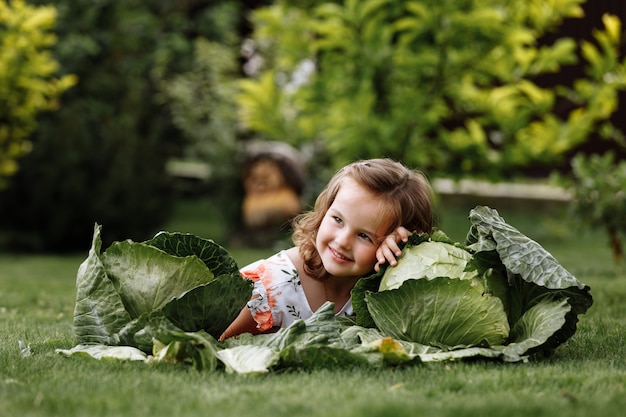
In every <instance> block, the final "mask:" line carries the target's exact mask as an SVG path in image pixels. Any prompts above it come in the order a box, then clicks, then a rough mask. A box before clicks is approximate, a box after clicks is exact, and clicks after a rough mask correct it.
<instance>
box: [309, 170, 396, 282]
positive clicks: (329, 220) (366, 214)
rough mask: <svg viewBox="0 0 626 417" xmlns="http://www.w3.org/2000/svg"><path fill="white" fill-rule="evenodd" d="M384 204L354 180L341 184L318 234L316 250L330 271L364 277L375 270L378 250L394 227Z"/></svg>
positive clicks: (346, 180) (335, 273)
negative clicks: (385, 214) (385, 212)
mask: <svg viewBox="0 0 626 417" xmlns="http://www.w3.org/2000/svg"><path fill="white" fill-rule="evenodd" d="M383 208H384V206H383V202H382V201H380V200H378V199H376V197H375V196H374V195H373V194H372V193H371V192H369V191H368V190H367V189H365V188H363V186H361V185H360V184H358V183H357V182H356V181H354V180H353V179H351V178H346V179H345V180H344V182H343V183H342V184H341V188H340V189H339V192H338V193H337V196H336V198H335V201H333V203H332V205H331V206H330V207H329V208H328V210H327V211H326V214H325V215H324V218H323V219H322V223H321V224H320V227H319V229H318V231H317V237H316V239H315V247H316V248H317V251H318V252H319V255H320V257H321V259H322V263H323V264H324V268H325V269H326V271H327V272H328V273H329V274H330V275H333V276H337V277H360V276H363V275H365V274H367V273H369V272H371V271H372V270H373V268H374V264H375V263H376V249H378V245H379V242H380V241H381V240H382V239H383V238H384V236H385V234H386V232H387V230H389V227H390V226H391V219H390V218H388V216H384V215H383V213H384V210H383Z"/></svg>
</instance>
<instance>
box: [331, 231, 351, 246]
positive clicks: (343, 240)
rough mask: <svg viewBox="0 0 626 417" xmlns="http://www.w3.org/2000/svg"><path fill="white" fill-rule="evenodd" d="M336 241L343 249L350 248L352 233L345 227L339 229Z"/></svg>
mask: <svg viewBox="0 0 626 417" xmlns="http://www.w3.org/2000/svg"><path fill="white" fill-rule="evenodd" d="M335 242H337V244H338V245H339V246H340V247H341V248H342V249H350V233H349V232H348V230H346V229H343V230H341V231H339V232H338V233H337V235H336V236H335Z"/></svg>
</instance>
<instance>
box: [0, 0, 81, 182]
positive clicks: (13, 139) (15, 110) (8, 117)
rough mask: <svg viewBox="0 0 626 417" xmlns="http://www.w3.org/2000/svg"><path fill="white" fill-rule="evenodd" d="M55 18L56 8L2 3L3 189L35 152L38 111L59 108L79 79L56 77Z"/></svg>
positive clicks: (0, 174) (0, 152)
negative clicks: (25, 158) (33, 137)
mask: <svg viewBox="0 0 626 417" xmlns="http://www.w3.org/2000/svg"><path fill="white" fill-rule="evenodd" d="M56 18H57V12H56V9H55V8H54V7H53V6H40V7H36V6H29V5H28V4H26V3H25V2H24V1H21V0H16V1H12V2H7V1H4V0H1V1H0V188H3V186H4V185H6V179H7V178H8V177H9V176H11V175H13V174H15V172H17V170H18V158H20V157H21V156H23V155H25V154H27V153H28V151H29V150H30V148H31V142H30V141H29V137H30V135H31V133H32V132H33V131H34V130H35V129H36V127H37V115H38V114H40V113H41V112H43V111H49V110H55V109H56V108H58V105H59V96H60V95H61V93H62V92H63V91H65V90H67V89H68V88H69V87H71V86H72V85H73V84H75V82H76V78H75V77H74V76H72V75H65V76H62V77H58V76H57V73H58V70H59V65H58V63H57V61H56V60H55V58H54V57H53V55H52V53H51V48H52V47H53V46H54V45H55V43H56V42H57V37H56V36H55V35H54V33H53V32H52V30H53V29H54V26H55V23H56Z"/></svg>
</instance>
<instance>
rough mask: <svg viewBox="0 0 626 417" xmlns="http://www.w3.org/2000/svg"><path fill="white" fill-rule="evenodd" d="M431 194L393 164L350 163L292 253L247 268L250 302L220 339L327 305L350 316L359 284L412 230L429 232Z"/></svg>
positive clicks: (299, 223)
mask: <svg viewBox="0 0 626 417" xmlns="http://www.w3.org/2000/svg"><path fill="white" fill-rule="evenodd" d="M431 194H432V191H431V188H430V185H429V183H428V181H427V180H426V179H425V177H424V176H423V175H422V174H421V173H420V172H417V171H413V170H410V169H408V168H406V167H405V166H404V165H402V164H401V163H399V162H395V161H392V160H390V159H372V160H366V161H360V162H355V163H352V164H350V165H348V166H346V167H344V168H342V169H341V170H339V171H338V172H337V173H336V174H335V176H334V177H333V178H332V179H331V180H330V182H329V183H328V185H327V186H326V188H325V189H324V190H323V191H322V192H321V193H320V195H319V197H318V198H317V200H316V202H315V207H314V209H313V211H310V212H307V213H304V214H302V215H300V216H299V217H297V218H296V219H295V220H294V232H293V235H292V238H293V242H294V244H295V246H294V247H292V248H290V249H287V250H284V251H281V252H279V253H277V254H275V255H273V256H271V257H270V258H268V259H263V260H260V261H257V262H255V263H253V264H251V265H248V266H247V267H244V268H243V269H242V270H241V274H242V275H243V277H245V278H247V279H250V280H252V281H253V282H254V289H253V292H252V294H253V295H252V298H251V300H250V301H249V302H248V304H247V306H246V307H244V309H243V310H242V311H241V313H240V314H239V316H238V317H237V318H236V319H235V320H234V321H233V322H232V323H231V325H230V326H229V327H228V328H227V329H226V330H225V331H224V333H223V334H222V335H221V337H220V340H224V339H226V338H229V337H232V336H236V335H239V334H241V333H253V334H259V333H264V332H270V331H275V330H277V329H278V328H281V327H288V326H289V325H290V324H292V323H293V322H294V321H296V320H298V319H306V318H308V317H310V316H311V315H312V314H313V312H314V311H315V310H317V309H318V308H319V307H320V306H321V305H322V304H324V303H325V302H326V301H332V302H334V303H335V313H336V314H337V315H351V314H353V312H352V304H351V302H350V291H351V290H352V288H353V287H354V285H355V284H356V282H357V281H358V280H359V279H360V278H361V277H364V276H367V275H369V274H371V273H373V272H374V271H378V270H379V268H380V265H382V264H384V263H385V262H389V264H390V265H392V266H393V265H395V264H396V256H399V255H400V253H401V251H400V248H399V246H398V244H399V242H400V241H405V242H406V240H407V239H408V236H409V235H410V234H411V233H412V232H414V231H415V232H426V233H430V232H431V229H432V223H433V214H432V206H431Z"/></svg>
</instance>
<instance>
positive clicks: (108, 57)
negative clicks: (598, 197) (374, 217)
mask: <svg viewBox="0 0 626 417" xmlns="http://www.w3.org/2000/svg"><path fill="white" fill-rule="evenodd" d="M28 3H29V4H31V5H33V6H38V7H40V8H43V7H44V6H46V7H49V6H54V8H55V9H56V11H57V17H56V29H55V30H54V34H55V35H56V39H55V41H56V43H55V42H52V43H50V42H49V43H46V44H45V45H42V46H41V47H44V48H48V49H49V51H50V54H51V55H50V59H54V60H55V61H56V62H58V68H55V71H54V76H55V77H57V78H58V79H62V80H74V79H75V80H76V84H75V85H74V86H73V87H72V88H70V89H68V90H67V91H65V93H64V94H63V95H62V96H60V98H57V99H56V100H55V103H56V104H57V107H58V108H57V109H56V111H54V112H46V113H40V111H39V110H38V109H37V110H33V111H31V112H32V113H33V114H39V117H38V118H37V125H36V129H34V128H33V129H32V133H30V134H29V137H28V140H29V142H30V143H32V151H31V152H30V153H29V154H28V155H26V156H23V157H20V156H21V155H18V154H9V153H7V151H6V150H5V148H6V147H4V144H3V147H2V148H0V152H2V153H1V154H0V161H2V160H4V159H7V160H8V159H10V160H11V161H13V163H14V164H15V163H17V164H19V167H20V169H19V170H18V171H17V173H15V174H14V175H12V176H11V177H10V180H9V181H8V184H7V185H6V187H4V189H3V190H1V191H0V230H1V232H2V233H1V234H0V235H1V237H2V240H3V242H2V243H3V244H4V245H5V247H9V248H12V249H19V250H40V251H42V250H46V251H50V250H54V251H67V250H76V249H81V250H82V249H84V248H86V247H88V244H89V241H90V240H89V239H90V235H91V232H92V230H93V223H94V222H98V223H101V224H104V225H105V226H106V230H107V237H108V239H109V240H120V239H125V238H132V239H137V240H140V239H145V238H148V237H149V236H150V235H151V234H152V233H154V231H156V230H158V229H159V228H160V227H161V226H162V225H163V224H164V222H165V221H166V220H167V218H168V216H169V213H170V211H171V209H172V204H173V202H174V201H175V199H176V198H177V197H178V195H177V194H176V187H175V186H174V185H175V184H173V183H172V176H171V175H170V174H169V173H168V171H167V169H166V168H167V166H168V162H171V161H173V160H184V161H192V162H200V163H202V164H205V165H206V166H208V167H209V169H210V171H209V172H210V175H209V176H207V177H204V181H205V182H203V183H202V185H201V190H202V192H204V193H208V194H212V195H213V196H215V198H216V201H218V202H219V204H220V206H221V208H222V210H223V211H224V212H225V213H227V215H226V219H227V220H226V221H227V222H228V223H229V224H230V225H232V228H233V230H235V229H236V228H237V227H238V225H237V223H238V221H239V208H238V207H239V203H240V200H241V185H240V184H239V178H240V174H241V164H242V162H243V161H244V159H245V155H244V149H245V144H246V143H248V141H250V140H251V139H263V140H271V141H280V142H287V143H289V144H291V145H293V146H295V147H296V148H298V149H299V150H301V151H302V153H303V154H304V155H305V156H306V158H307V161H308V163H307V169H308V171H309V184H314V186H313V188H315V187H317V186H319V185H321V184H323V183H324V182H325V180H326V179H327V177H328V175H330V173H331V172H332V171H334V170H335V169H336V168H337V167H339V166H341V165H343V164H345V163H346V162H350V161H353V160H355V159H358V158H370V157H380V156H388V157H392V158H396V159H400V160H402V161H404V162H405V163H406V164H407V165H410V166H415V167H419V168H421V169H423V170H425V171H426V172H428V174H429V175H430V176H431V177H432V178H436V177H452V178H461V177H475V178H488V179H490V180H512V179H518V178H521V177H522V178H523V177H529V176H533V177H535V176H541V177H546V176H547V175H548V174H549V173H550V172H552V171H559V172H565V173H566V174H567V173H569V172H570V171H571V168H570V161H571V160H572V157H573V156H574V155H576V154H577V153H579V152H580V151H585V152H586V153H590V152H591V153H593V152H595V151H597V150H598V149H601V150H602V151H604V150H605V149H607V148H610V149H611V150H612V151H614V152H615V154H616V155H617V158H616V159H617V160H619V159H620V157H621V156H623V155H624V142H625V141H624V133H623V128H622V126H623V125H622V126H620V125H619V120H623V119H624V117H623V107H622V110H621V112H622V117H621V118H620V117H618V114H619V112H620V110H619V97H620V94H622V95H623V92H624V91H625V90H626V70H625V66H626V62H625V59H624V55H623V52H622V51H620V47H623V42H624V41H623V36H622V35H623V30H622V27H621V22H620V20H619V19H618V18H617V17H615V16H610V15H606V16H604V18H603V19H602V21H598V22H594V23H593V24H592V25H590V26H593V27H594V29H593V30H592V29H590V30H589V31H588V32H589V33H586V34H585V35H584V36H579V37H575V38H574V37H572V36H565V35H562V34H561V33H560V32H559V29H560V28H561V27H562V25H564V24H568V22H574V23H573V24H576V22H579V21H581V20H582V19H583V18H584V10H585V9H584V8H583V7H585V6H586V2H585V1H584V0H551V1H545V0H513V1H511V0H507V1H504V0H482V1H477V0H462V1H458V0H454V1H453V0H437V1H435V0H419V1H406V0H361V1H357V0H345V1H315V0H308V1H306V0H300V1H297V0H292V1H288V0H282V1H281V0H277V1H256V2H252V1H234V0H233V1H206V0H186V1H171V2H162V1H158V0H148V1H137V0H126V1H115V0H89V1H87V0H57V1H39V0H31V1H29V2H28ZM591 3H593V6H592V7H600V6H598V4H600V3H606V4H607V5H608V3H611V2H610V1H609V0H604V1H600V2H598V1H595V2H591ZM0 4H3V5H6V4H11V5H17V4H18V2H8V3H7V2H5V1H1V0H0ZM611 4H612V3H611ZM4 7H6V6H4ZM12 7H13V6H12ZM40 10H43V9H40ZM1 20H2V17H0V21H1ZM569 24H571V23H569ZM46 30H47V28H46ZM7 33H8V32H7V30H6V29H5V28H4V26H2V29H1V30H0V41H1V42H4V41H5V39H8V35H7ZM24 36H26V35H24ZM34 42H35V41H34V38H33V39H32V40H31V43H32V44H33V45H34ZM9 49H11V48H9ZM13 49H15V48H13ZM3 50H5V48H3ZM0 56H2V58H0V79H2V77H5V75H3V70H2V68H6V62H8V61H6V59H7V58H6V57H5V56H4V55H0ZM570 68H576V69H577V70H576V71H574V72H573V73H572V74H573V76H568V77H563V76H561V74H564V73H566V72H567V71H568V69H570ZM4 72H5V73H6V69H5V70H4ZM41 76H42V77H44V78H45V77H48V78H50V77H51V75H50V73H45V74H41ZM63 77H70V78H63ZM73 77H76V78H73ZM61 84H62V83H61ZM7 85H8V87H6V88H11V86H12V85H13V86H15V84H11V83H8V84H7ZM62 86H63V87H64V88H61V89H59V91H58V93H60V92H61V91H63V90H64V89H66V88H67V87H69V81H67V82H66V83H65V84H62ZM2 88H5V87H2ZM11 94H14V93H13V92H7V95H6V97H9V96H11V97H13V95H11ZM57 95H58V94H57ZM3 96H4V95H3ZM0 100H3V99H2V98H0ZM0 103H1V104H0V109H1V111H3V113H2V114H0V128H2V129H4V128H5V126H7V125H8V124H9V121H10V122H11V123H12V122H13V121H14V120H15V119H14V118H13V117H12V116H9V115H8V113H7V111H8V110H7V109H8V108H9V107H10V108H14V107H15V104H11V105H10V106H8V104H7V103H5V102H0ZM1 131H2V130H1V129H0V132H1ZM591 142H593V146H590V143H591ZM599 142H601V143H602V145H600V146H598V143H599ZM0 143H3V142H0ZM590 149H591V151H590ZM17 157H19V159H17ZM580 158H585V156H581V157H580ZM610 162H611V163H614V162H615V161H610ZM581 164H582V163H581ZM579 165H580V164H579ZM14 166H15V165H14ZM607 169H608V168H607ZM579 172H582V171H579ZM615 172H618V170H616V171H615ZM619 172H621V171H619ZM564 178H569V179H570V181H569V183H568V186H575V185H576V184H579V183H580V181H578V182H577V180H576V179H577V177H576V176H569V174H568V175H566V176H565V177H564ZM311 194H312V195H314V193H311ZM624 221H625V222H626V220H624ZM106 244H107V242H105V245H106Z"/></svg>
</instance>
